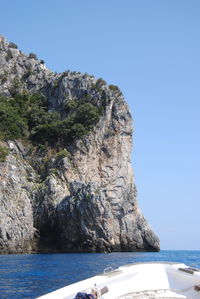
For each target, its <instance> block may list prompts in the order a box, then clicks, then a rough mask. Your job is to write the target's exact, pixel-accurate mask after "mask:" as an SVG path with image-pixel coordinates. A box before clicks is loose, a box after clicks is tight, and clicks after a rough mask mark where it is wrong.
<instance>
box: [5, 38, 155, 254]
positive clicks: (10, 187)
mask: <svg viewBox="0 0 200 299" xmlns="http://www.w3.org/2000/svg"><path fill="white" fill-rule="evenodd" d="M25 91H26V92H29V93H35V92H41V93H43V94H44V95H45V96H46V98H47V100H48V109H49V111H57V112H58V113H59V115H60V118H61V119H65V118H66V117H67V111H66V109H65V107H66V104H67V103H68V102H69V101H71V100H73V101H79V100H80V99H81V98H83V97H87V98H89V99H90V101H92V102H93V103H95V104H96V105H97V106H98V105H100V104H101V105H103V106H104V112H103V114H102V116H101V118H100V119H99V121H98V122H97V123H96V124H95V126H94V127H93V128H92V129H91V130H90V132H89V133H88V134H87V135H85V136H84V137H83V138H82V139H79V140H78V139H76V140H75V141H73V143H72V144H68V145H67V150H68V152H69V153H70V155H69V156H67V155H65V156H62V155H61V156H59V155H57V153H56V151H54V150H53V149H52V148H47V149H46V152H45V154H43V153H41V151H40V150H38V149H35V148H34V149H33V148H32V145H31V144H30V143H26V144H24V142H21V141H19V140H18V141H16V140H14V141H13V140H12V141H2V142H1V143H2V144H3V145H4V146H5V147H7V148H9V151H10V152H9V155H8V156H7V158H6V161H4V162H0V252H1V253H17V252H32V251H34V252H49V251H63V252H78V251H85V252H95V251H99V252H101V251H103V252H110V251H158V250H159V240H158V238H157V237H156V236H155V235H154V233H153V232H152V230H151V228H150V227H149V225H148V224H147V222H146V220H145V219H144V217H143V215H142V214H141V212H140V210H139V207H138V204H137V200H136V196H137V192H136V187H135V184H134V178H133V171H132V167H131V161H130V154H131V146H132V119H131V115H130V112H129V108H128V106H127V104H126V102H125V100H124V98H123V96H122V94H121V92H120V91H119V89H118V88H116V87H115V88H114V87H113V86H110V87H109V86H107V85H106V84H105V82H104V81H103V80H96V79H95V78H94V77H93V76H89V75H87V74H84V75H83V74H81V73H77V72H70V71H67V72H64V73H62V74H55V73H53V72H51V71H49V70H48V69H47V68H46V67H45V65H44V62H43V61H39V60H37V59H36V57H35V55H33V54H30V55H29V56H27V55H25V54H23V53H22V52H20V51H19V50H18V49H16V47H15V45H13V44H12V43H10V44H9V43H7V42H6V40H5V39H4V38H3V37H0V95H3V96H6V97H12V96H13V95H14V94H16V93H22V92H25Z"/></svg>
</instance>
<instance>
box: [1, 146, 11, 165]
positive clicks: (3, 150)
mask: <svg viewBox="0 0 200 299" xmlns="http://www.w3.org/2000/svg"><path fill="white" fill-rule="evenodd" d="M8 154H9V150H8V149H7V148H6V147H3V146H0V162H5V160H6V157H7V155H8Z"/></svg>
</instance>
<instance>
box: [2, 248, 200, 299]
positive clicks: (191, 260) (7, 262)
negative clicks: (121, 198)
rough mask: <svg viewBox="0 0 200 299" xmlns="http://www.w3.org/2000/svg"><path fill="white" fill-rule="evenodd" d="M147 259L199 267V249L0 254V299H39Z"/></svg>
mask: <svg viewBox="0 0 200 299" xmlns="http://www.w3.org/2000/svg"><path fill="white" fill-rule="evenodd" d="M145 261H172V262H173V261H175V262H183V263H185V264H187V265H191V266H193V267H194V266H195V267H197V268H200V251H172V250H171V251H164V250H163V251H161V252H158V253H156V252H152V253H151V252H140V253H134V252H123V253H107V254H105V253H71V254H70V253H68V254H34V255H0V298H2V299H4V298H14V299H18V298H36V297H38V296H41V295H43V294H46V293H48V292H51V291H54V290H56V289H58V288H61V287H64V286H66V285H68V284H71V283H74V282H77V281H79V280H82V279H85V278H88V277H90V276H93V275H95V274H98V273H101V272H103V270H104V269H105V268H107V267H113V268H116V267H118V266H121V265H124V264H128V263H135V262H145Z"/></svg>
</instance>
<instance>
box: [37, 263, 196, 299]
mask: <svg viewBox="0 0 200 299" xmlns="http://www.w3.org/2000/svg"><path fill="white" fill-rule="evenodd" d="M199 285H200V271H199V270H197V269H191V268H189V267H187V266H186V265H185V264H180V263H154V262H151V263H138V264H130V265H125V266H121V267H119V268H118V269H116V270H114V271H111V272H108V273H103V274H100V275H96V276H94V277H91V278H89V279H86V280H83V281H80V282H77V283H74V284H71V285H69V286H66V287H64V288H62V289H59V290H57V291H54V292H52V293H49V294H47V295H44V296H42V297H39V299H58V298H59V299H74V298H75V297H76V294H77V293H78V292H85V293H91V292H92V290H94V289H96V290H97V292H98V298H100V299H131V298H138V299H144V298H145V299H147V298H159V299H161V298H190V299H193V298H194V299H200V290H198V286H199ZM102 289H103V290H104V292H105V291H106V292H105V293H104V294H103V295H101V290H102Z"/></svg>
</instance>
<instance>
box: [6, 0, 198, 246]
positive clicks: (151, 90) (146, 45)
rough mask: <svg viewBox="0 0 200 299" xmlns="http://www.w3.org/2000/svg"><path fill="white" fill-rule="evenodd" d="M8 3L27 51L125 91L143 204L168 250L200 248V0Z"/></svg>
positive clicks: (13, 28)
mask: <svg viewBox="0 0 200 299" xmlns="http://www.w3.org/2000/svg"><path fill="white" fill-rule="evenodd" d="M0 4H1V18H0V28H1V34H3V35H5V36H6V37H7V39H8V40H9V41H13V42H15V43H16V44H17V45H18V46H19V48H20V49H21V50H22V51H23V52H25V53H29V52H33V53H36V54H37V55H38V57H39V58H40V59H44V60H45V62H46V65H47V67H49V68H50V69H51V70H53V71H57V72H62V71H64V70H67V69H70V70H75V71H81V72H83V73H84V72H87V73H89V74H93V75H95V76H96V77H97V78H99V77H103V78H104V79H105V80H106V81H107V82H108V83H109V84H111V83H112V84H116V85H118V86H119V87H120V88H121V90H122V91H123V93H124V96H125V99H126V101H127V102H128V104H129V106H130V108H131V111H132V114H133V118H134V147H133V157H132V161H133V167H134V171H135V180H136V184H137V188H138V201H139V206H140V208H141V210H142V212H143V214H144V215H145V217H146V218H147V220H148V222H149V223H150V225H151V226H152V228H153V229H154V231H155V232H156V233H157V235H158V236H159V237H160V241H161V248H162V249H194V250H195V249H196V250H200V232H199V229H200V180H199V171H200V138H199V137H200V136H199V135H200V134H199V129H200V1H199V0H187V1H186V0H137V1H135V0H124V1H122V0H101V1H97V0H96V1H95V0H84V1H83V0H77V1H70V0H56V1H55V0H54V1H52V0H29V1H27V0H18V1H14V0H13V1H7V0H0Z"/></svg>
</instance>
